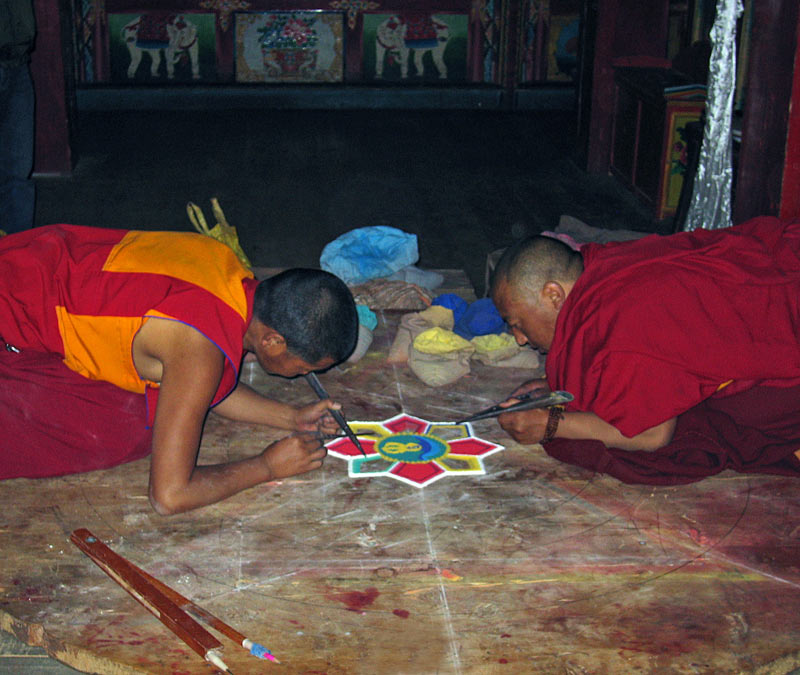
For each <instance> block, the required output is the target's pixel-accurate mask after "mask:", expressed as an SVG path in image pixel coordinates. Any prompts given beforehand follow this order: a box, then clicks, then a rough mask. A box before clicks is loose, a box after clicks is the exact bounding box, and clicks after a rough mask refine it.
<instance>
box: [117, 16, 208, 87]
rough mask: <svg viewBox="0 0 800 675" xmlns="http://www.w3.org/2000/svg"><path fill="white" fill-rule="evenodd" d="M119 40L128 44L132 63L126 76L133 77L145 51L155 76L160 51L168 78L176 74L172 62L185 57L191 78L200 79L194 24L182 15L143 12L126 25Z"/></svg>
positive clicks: (158, 65)
mask: <svg viewBox="0 0 800 675" xmlns="http://www.w3.org/2000/svg"><path fill="white" fill-rule="evenodd" d="M122 39H123V40H124V41H125V44H126V45H127V47H128V52H129V53H130V55H131V62H130V65H129V66H128V77H129V78H133V77H134V76H135V75H136V71H137V70H138V68H139V64H140V63H141V61H142V55H143V54H144V53H147V54H149V56H150V75H152V76H153V77H158V76H159V73H158V69H159V67H160V66H161V52H162V51H163V52H164V62H165V64H166V69H167V78H169V79H170V80H171V79H173V78H174V77H175V64H176V63H178V62H179V61H180V60H181V59H183V58H188V59H189V62H190V63H191V67H192V79H195V80H198V79H200V60H199V58H198V57H199V46H198V42H197V26H195V25H194V24H193V23H192V22H191V21H188V20H187V19H186V16H185V15H183V14H142V15H141V16H140V17H138V18H136V19H134V20H133V21H131V22H129V23H128V24H126V25H125V27H124V28H123V29H122Z"/></svg>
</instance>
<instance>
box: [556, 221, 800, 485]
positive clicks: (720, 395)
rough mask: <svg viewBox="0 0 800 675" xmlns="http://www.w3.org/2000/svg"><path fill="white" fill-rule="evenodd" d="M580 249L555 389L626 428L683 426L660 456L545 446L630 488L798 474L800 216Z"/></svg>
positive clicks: (562, 321)
mask: <svg viewBox="0 0 800 675" xmlns="http://www.w3.org/2000/svg"><path fill="white" fill-rule="evenodd" d="M581 253H582V255H583V257H584V267H585V269H584V272H583V274H582V275H581V276H580V278H579V279H578V281H577V283H576V284H575V286H574V287H573V289H572V292H571V293H570V294H569V296H568V297H567V300H566V302H565V303H564V306H563V308H562V310H561V312H560V314H559V318H558V321H557V324H556V331H555V337H554V340H553V344H552V347H551V350H550V352H549V354H548V355H547V362H546V371H547V380H548V383H549V386H550V387H551V388H552V389H566V390H567V391H569V392H571V393H572V394H574V396H575V401H574V402H573V403H572V404H571V405H570V407H569V409H570V410H578V411H589V412H592V413H594V414H596V415H598V416H599V417H601V418H602V419H603V420H605V421H606V422H608V423H610V424H612V425H614V426H615V427H616V428H617V429H619V430H620V431H621V432H622V433H623V434H624V435H626V436H634V435H636V434H638V433H640V432H642V431H644V430H645V429H648V428H650V427H653V426H655V425H657V424H660V423H661V422H664V421H666V420H668V419H671V418H673V417H676V416H677V417H678V424H677V428H676V431H675V435H674V438H673V441H672V442H671V443H670V444H669V445H668V446H666V447H664V448H661V449H660V450H659V451H657V452H647V453H646V452H629V451H624V450H618V449H607V448H606V447H605V446H604V445H603V444H602V443H599V442H595V441H577V442H576V441H569V440H565V439H556V440H554V441H551V442H550V443H548V444H547V446H546V450H547V452H548V453H549V454H551V455H553V456H555V457H557V458H559V459H562V460H564V461H567V462H570V463H575V464H579V465H582V466H586V467H588V468H591V469H594V470H597V471H603V472H607V473H610V474H612V475H615V476H617V477H618V478H620V479H621V480H624V481H626V482H644V483H666V484H669V483H680V482H690V481H693V480H699V479H700V478H702V477H704V476H707V475H711V474H714V473H717V472H719V471H722V470H724V469H726V468H731V469H735V470H738V471H753V472H769V473H780V474H800V461H799V460H798V459H797V457H796V456H795V455H794V453H795V451H796V450H798V449H800V222H793V223H781V222H780V221H778V220H777V219H775V218H766V217H765V218H756V219H754V220H751V221H748V222H747V223H743V224H741V225H739V226H736V227H733V228H728V229H721V230H697V231H695V232H686V233H680V234H677V235H673V236H670V237H659V236H655V235H653V236H649V237H645V238H644V239H640V240H638V241H632V242H620V243H612V244H605V245H588V246H585V247H584V248H583V249H582V250H581Z"/></svg>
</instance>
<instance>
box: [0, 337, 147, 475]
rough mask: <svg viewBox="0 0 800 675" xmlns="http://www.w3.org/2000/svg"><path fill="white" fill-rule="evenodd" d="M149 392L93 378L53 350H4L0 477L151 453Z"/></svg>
mask: <svg viewBox="0 0 800 675" xmlns="http://www.w3.org/2000/svg"><path fill="white" fill-rule="evenodd" d="M146 421H147V410H146V406H145V397H144V396H143V395H142V394H133V393H130V392H127V391H124V390H122V389H120V388H119V387H115V386H114V385H112V384H109V383H107V382H100V381H97V380H90V379H88V378H85V377H82V376H81V375H78V374H77V373H76V372H74V371H72V370H70V369H69V368H67V367H66V366H65V365H64V364H63V363H62V361H61V358H60V357H59V356H58V355H55V354H46V353H42V352H35V351H30V350H23V351H22V353H20V354H15V353H13V352H8V351H5V350H0V429H2V433H0V480H2V479H8V478H21V477H23V478H41V477H47V476H62V475H65V474H72V473H82V472H84V471H93V470H95V469H106V468H109V467H112V466H117V465H118V464H124V463H126V462H131V461H133V460H136V459H140V458H142V457H146V456H147V455H149V454H150V452H151V442H152V432H151V430H150V429H148V428H147V427H146Z"/></svg>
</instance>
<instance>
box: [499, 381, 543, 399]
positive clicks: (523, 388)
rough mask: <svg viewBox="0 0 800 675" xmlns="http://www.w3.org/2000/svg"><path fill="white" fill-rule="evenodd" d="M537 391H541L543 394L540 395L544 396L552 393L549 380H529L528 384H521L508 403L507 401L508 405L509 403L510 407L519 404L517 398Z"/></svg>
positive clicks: (512, 393)
mask: <svg viewBox="0 0 800 675" xmlns="http://www.w3.org/2000/svg"><path fill="white" fill-rule="evenodd" d="M537 389H541V392H539V393H540V394H542V395H544V394H549V393H550V386H549V385H548V384H547V380H545V379H544V378H537V379H535V380H528V381H527V382H525V383H524V384H521V385H520V386H519V387H517V388H516V389H515V390H514V391H512V392H511V396H510V397H509V399H508V401H506V403H508V405H511V404H512V403H516V402H517V401H516V400H515V397H516V396H522V394H527V393H528V392H530V391H536V390H537Z"/></svg>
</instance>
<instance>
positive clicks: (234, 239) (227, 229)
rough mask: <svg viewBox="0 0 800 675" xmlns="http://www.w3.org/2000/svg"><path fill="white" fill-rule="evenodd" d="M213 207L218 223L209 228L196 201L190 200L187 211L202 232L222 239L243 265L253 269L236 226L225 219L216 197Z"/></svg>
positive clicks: (195, 226)
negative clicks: (240, 241)
mask: <svg viewBox="0 0 800 675" xmlns="http://www.w3.org/2000/svg"><path fill="white" fill-rule="evenodd" d="M211 209H212V210H213V212H214V218H215V219H216V221H217V224H216V225H214V227H211V228H209V227H208V225H207V224H206V219H205V216H204V215H203V211H202V210H201V209H200V207H199V206H197V204H195V203H194V202H189V203H188V204H187V205H186V212H187V213H188V214H189V220H190V221H191V222H192V225H194V228H195V229H196V230H197V231H198V232H199V233H200V234H206V235H208V236H209V237H212V238H213V239H216V240H217V241H221V242H222V243H223V244H227V245H228V246H229V247H230V248H231V249H232V250H233V252H234V253H235V254H236V257H237V258H239V260H240V262H241V263H242V265H244V266H245V267H246V268H247V269H251V268H252V267H253V266H252V264H250V260H249V259H248V257H247V256H246V255H245V253H244V251H243V250H242V246H241V244H239V235H238V234H236V228H235V227H233V225H229V224H228V221H227V220H225V214H224V213H223V212H222V208H221V207H220V205H219V202H218V201H217V198H216V197H212V198H211Z"/></svg>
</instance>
